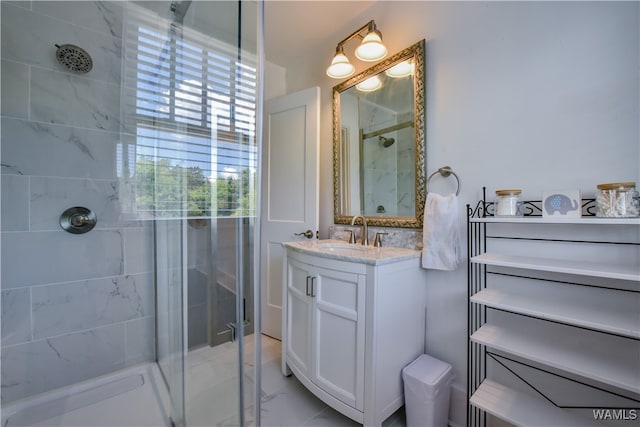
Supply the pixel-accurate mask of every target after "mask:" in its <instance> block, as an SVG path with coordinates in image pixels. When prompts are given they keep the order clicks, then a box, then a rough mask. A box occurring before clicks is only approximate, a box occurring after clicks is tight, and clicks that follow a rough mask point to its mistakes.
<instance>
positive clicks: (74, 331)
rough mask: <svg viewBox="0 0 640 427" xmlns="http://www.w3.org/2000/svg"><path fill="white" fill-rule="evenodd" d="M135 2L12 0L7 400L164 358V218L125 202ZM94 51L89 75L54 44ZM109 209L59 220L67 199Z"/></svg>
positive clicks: (8, 11) (6, 119) (6, 150)
mask: <svg viewBox="0 0 640 427" xmlns="http://www.w3.org/2000/svg"><path fill="white" fill-rule="evenodd" d="M122 22H123V8H122V3H117V2H48V1H42V2H36V1H34V2H2V23H1V24H2V51H1V54H2V55H1V56H2V109H1V114H2V117H1V121H2V123H1V125H2V152H1V155H2V157H1V158H2V212H1V214H2V234H1V238H2V335H1V337H2V340H1V345H2V390H1V394H2V402H3V403H7V402H10V401H14V400H16V399H20V398H24V397H28V396H32V395H35V394H37V393H41V392H45V391H48V390H50V389H53V388H57V387H61V386H65V385H68V384H71V383H74V382H77V381H82V380H86V379H89V378H92V377H95V376H98V375H102V374H106V373H109V372H112V371H114V370H118V369H121V368H124V367H126V366H129V365H133V364H136V363H140V362H144V361H150V360H153V359H154V358H155V354H154V348H155V342H154V340H155V338H154V336H155V332H154V287H153V261H152V260H153V258H152V254H153V252H152V245H153V241H152V230H151V227H150V225H149V224H148V223H143V222H138V221H130V220H126V219H125V218H124V217H123V214H122V210H121V206H120V204H121V194H120V182H119V177H118V174H117V167H118V161H119V159H118V153H119V152H121V150H119V148H118V147H119V144H122V143H123V142H127V143H135V138H134V136H133V135H128V134H126V133H124V132H122V129H121V125H120V117H121V111H120V108H121V107H120V93H121V87H120V81H121V78H120V74H121V66H122V64H121V57H122V55H121V52H122V45H123V41H122ZM65 43H70V44H75V45H78V46H80V47H82V48H83V49H85V50H87V51H88V52H89V53H90V54H91V56H92V58H93V69H92V70H91V72H89V73H88V74H85V75H77V74H70V73H67V72H65V70H64V69H63V68H62V67H61V66H60V65H59V64H58V63H57V62H56V59H55V50H56V48H55V46H54V45H55V44H65ZM72 206H87V207H89V208H91V209H93V210H94V211H95V212H96V214H97V217H98V225H97V226H96V228H95V229H94V230H92V231H91V232H89V233H87V234H83V235H73V234H69V233H67V232H65V231H63V230H61V229H60V227H59V225H58V217H59V215H60V214H61V213H62V211H64V210H65V209H66V208H68V207H72Z"/></svg>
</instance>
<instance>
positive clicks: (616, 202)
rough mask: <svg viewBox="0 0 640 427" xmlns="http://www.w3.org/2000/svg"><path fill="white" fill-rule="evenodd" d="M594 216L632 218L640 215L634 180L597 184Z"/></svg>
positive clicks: (639, 204) (639, 203) (639, 202)
mask: <svg viewBox="0 0 640 427" xmlns="http://www.w3.org/2000/svg"><path fill="white" fill-rule="evenodd" d="M596 216H599V217H602V218H633V217H637V216H640V198H639V197H638V192H637V191H636V183H635V182H610V183H607V184H598V192H597V193H596Z"/></svg>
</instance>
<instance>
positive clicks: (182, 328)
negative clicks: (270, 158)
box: [0, 1, 262, 427]
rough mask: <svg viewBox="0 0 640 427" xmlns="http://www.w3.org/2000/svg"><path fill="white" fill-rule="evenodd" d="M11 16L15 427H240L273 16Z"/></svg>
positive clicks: (8, 97)
mask: <svg viewBox="0 0 640 427" xmlns="http://www.w3.org/2000/svg"><path fill="white" fill-rule="evenodd" d="M1 7H2V10H1V13H2V15H1V19H2V22H1V29H2V50H1V57H2V86H1V93H2V106H1V110H0V113H1V121H2V122H1V138H2V139H1V151H0V160H1V165H2V175H1V178H0V179H1V185H2V193H1V194H2V205H1V206H2V226H1V239H2V240H1V244H2V252H1V268H2V269H1V279H2V284H1V285H2V288H1V289H2V293H1V303H2V313H1V314H2V333H1V349H0V356H1V371H2V372H1V374H2V375H1V378H2V388H1V391H0V397H1V401H2V425H3V427H11V426H18V425H21V426H25V425H27V426H36V425H105V424H112V425H131V426H133V425H136V426H138V425H153V426H161V425H166V426H173V425H175V426H180V425H185V426H189V425H202V424H203V423H205V424H207V425H212V424H213V425H215V424H218V423H224V424H234V425H244V424H245V423H246V422H247V421H250V420H251V417H253V414H254V413H255V412H256V408H255V405H254V401H255V398H254V396H255V393H254V391H253V387H254V381H250V380H249V379H251V378H259V366H260V364H259V363H255V361H253V360H249V359H248V358H249V357H251V356H250V355H251V354H253V352H252V351H251V349H252V348H253V338H252V337H253V331H254V320H255V318H256V314H255V313H254V310H253V307H254V301H253V296H254V271H253V266H254V262H253V253H254V248H255V246H256V243H255V242H254V225H255V223H256V217H257V211H256V176H257V173H258V171H257V169H258V155H259V152H258V142H257V138H256V105H257V100H258V99H259V94H258V90H259V88H258V85H257V82H258V81H259V78H258V72H259V71H258V70H259V67H258V55H257V52H256V48H255V46H258V45H259V44H260V43H259V40H257V36H256V31H255V28H256V22H258V16H259V15H260V14H261V13H262V12H261V10H260V8H259V7H258V3H257V2H241V1H237V2H236V1H228V2H227V1H225V2H217V1H197V2H192V1H181V2H178V1H174V2H130V1H127V2H119V1H106V2H89V1H79V2H62V1H60V2H58V1H22V2H2V5H1ZM245 347H246V348H245ZM255 353H258V354H259V352H255ZM245 362H250V363H245ZM254 367H255V368H254ZM254 369H256V370H258V372H256V371H254Z"/></svg>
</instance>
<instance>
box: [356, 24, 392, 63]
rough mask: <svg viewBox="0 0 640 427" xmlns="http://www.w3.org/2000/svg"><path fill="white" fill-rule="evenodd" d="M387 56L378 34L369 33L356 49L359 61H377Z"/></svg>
mask: <svg viewBox="0 0 640 427" xmlns="http://www.w3.org/2000/svg"><path fill="white" fill-rule="evenodd" d="M386 55H387V48H386V47H385V46H384V45H383V44H382V36H381V35H380V32H379V31H377V30H375V31H370V32H369V33H368V34H367V35H366V36H364V39H362V43H360V46H358V48H357V49H356V56H357V57H358V59H360V60H361V61H369V62H371V61H377V60H379V59H382V58H384V57H385V56H386Z"/></svg>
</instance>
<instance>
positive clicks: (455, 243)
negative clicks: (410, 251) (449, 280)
mask: <svg viewBox="0 0 640 427" xmlns="http://www.w3.org/2000/svg"><path fill="white" fill-rule="evenodd" d="M422 243H423V245H424V246H423V249H422V267H423V268H432V269H435V270H455V269H456V267H457V266H458V263H459V262H460V230H459V227H458V197H457V196H456V195H455V194H451V195H449V196H441V195H439V194H435V193H428V194H427V201H426V203H425V205H424V224H423V233H422Z"/></svg>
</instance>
